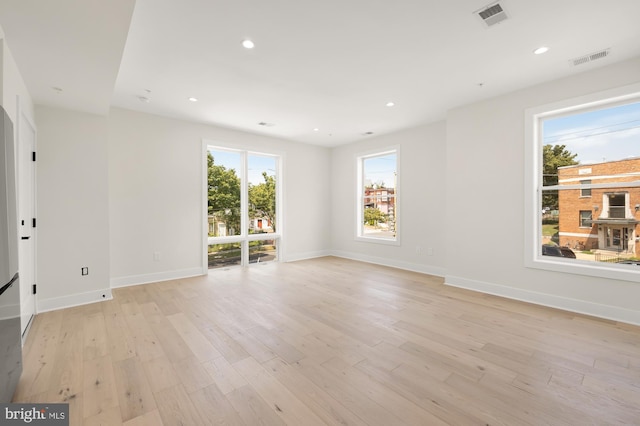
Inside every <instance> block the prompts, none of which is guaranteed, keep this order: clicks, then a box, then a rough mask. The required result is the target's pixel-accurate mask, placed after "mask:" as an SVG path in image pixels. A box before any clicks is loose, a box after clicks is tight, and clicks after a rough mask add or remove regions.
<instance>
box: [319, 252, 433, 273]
mask: <svg viewBox="0 0 640 426" xmlns="http://www.w3.org/2000/svg"><path fill="white" fill-rule="evenodd" d="M329 255H331V256H336V257H343V258H345V259H351V260H359V261H361V262H366V263H375V264H378V265H383V266H390V267H392V268H398V269H404V270H407V271H413V272H420V273H423V274H428V275H435V276H437V277H444V271H445V269H444V268H441V267H439V266H433V265H419V264H417V263H411V262H403V261H401V260H393V259H385V258H381V257H375V256H366V255H363V254H360V253H352V252H346V251H341V250H334V251H331V252H330V254H329Z"/></svg>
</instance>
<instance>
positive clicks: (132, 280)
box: [110, 268, 207, 288]
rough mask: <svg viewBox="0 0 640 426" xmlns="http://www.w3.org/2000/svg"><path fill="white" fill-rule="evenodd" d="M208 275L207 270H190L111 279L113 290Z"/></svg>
mask: <svg viewBox="0 0 640 426" xmlns="http://www.w3.org/2000/svg"><path fill="white" fill-rule="evenodd" d="M200 275H207V269H204V268H190V269H180V270H178V271H166V272H156V273H153V274H141V275H129V276H126V277H115V278H111V280H110V284H111V288H118V287H128V286H132V285H138V284H148V283H155V282H159V281H169V280H178V279H181V278H189V277H197V276H200Z"/></svg>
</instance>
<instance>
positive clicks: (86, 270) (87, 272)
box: [81, 266, 89, 275]
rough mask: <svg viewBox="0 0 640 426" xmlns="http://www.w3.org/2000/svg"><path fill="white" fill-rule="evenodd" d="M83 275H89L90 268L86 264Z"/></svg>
mask: <svg viewBox="0 0 640 426" xmlns="http://www.w3.org/2000/svg"><path fill="white" fill-rule="evenodd" d="M81 271H82V275H89V268H88V267H86V266H83V267H82V270H81Z"/></svg>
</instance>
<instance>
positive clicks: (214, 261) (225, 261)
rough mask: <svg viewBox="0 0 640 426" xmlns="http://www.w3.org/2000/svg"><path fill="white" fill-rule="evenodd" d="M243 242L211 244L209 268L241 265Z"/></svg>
mask: <svg viewBox="0 0 640 426" xmlns="http://www.w3.org/2000/svg"><path fill="white" fill-rule="evenodd" d="M241 252H242V243H229V244H210V245H209V250H208V258H209V259H208V260H209V262H208V263H209V269H214V268H224V267H226V266H233V265H240V259H241V257H240V256H241Z"/></svg>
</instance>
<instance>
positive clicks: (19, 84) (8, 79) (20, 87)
mask: <svg viewBox="0 0 640 426" xmlns="http://www.w3.org/2000/svg"><path fill="white" fill-rule="evenodd" d="M1 36H2V28H0V57H1V58H2V59H1V63H2V75H1V76H0V81H1V84H0V101H1V102H2V106H3V107H4V109H5V111H7V114H8V115H9V118H11V121H12V122H13V125H14V127H15V125H16V123H17V117H18V103H20V108H21V109H22V112H23V113H24V114H25V115H26V116H27V117H29V119H30V120H31V121H32V122H33V121H34V107H33V101H32V100H31V95H30V94H29V91H28V90H27V86H26V85H25V84H24V80H23V79H22V76H21V75H20V70H18V66H17V65H16V62H15V60H14V59H13V55H12V54H11V50H10V49H9V46H8V45H7V43H6V42H5V40H4V39H1ZM18 99H19V100H18Z"/></svg>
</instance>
